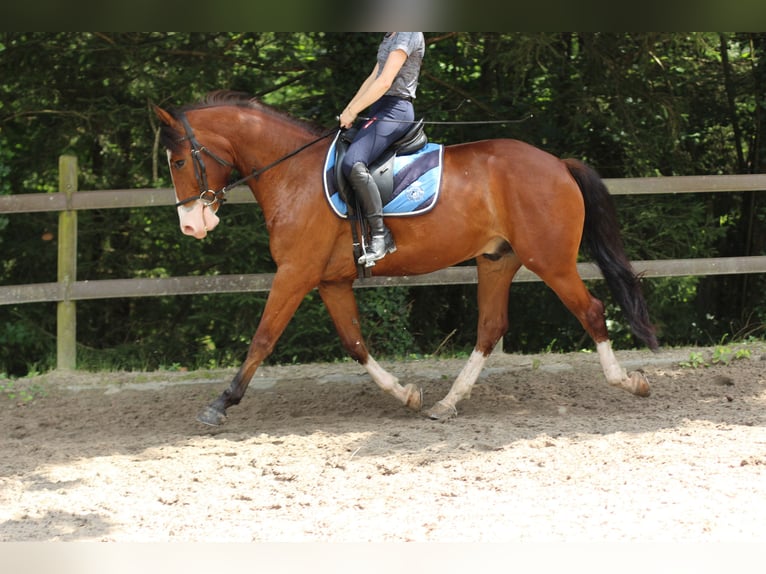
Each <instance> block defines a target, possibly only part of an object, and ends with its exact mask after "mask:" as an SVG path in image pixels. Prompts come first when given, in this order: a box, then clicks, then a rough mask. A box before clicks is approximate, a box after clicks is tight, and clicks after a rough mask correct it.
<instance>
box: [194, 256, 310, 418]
mask: <svg viewBox="0 0 766 574" xmlns="http://www.w3.org/2000/svg"><path fill="white" fill-rule="evenodd" d="M313 287H314V284H312V282H310V281H308V280H307V279H306V278H305V277H299V276H296V275H295V274H290V273H286V272H282V273H280V271H279V270H278V271H277V273H276V275H275V276H274V282H273V284H272V287H271V291H270V292H269V297H268V299H267V300H266V306H265V307H264V310H263V315H262V316H261V320H260V322H259V323H258V329H257V330H256V332H255V335H254V336H253V339H252V341H251V343H250V348H249V349H248V352H247V357H245V361H244V362H243V363H242V366H241V367H240V368H239V371H238V372H237V374H236V375H235V376H234V380H232V382H231V385H229V388H228V389H226V390H225V391H224V392H223V393H221V395H220V396H219V397H218V398H217V399H216V400H215V401H213V402H212V403H210V405H208V406H207V407H205V408H204V409H203V410H202V411H201V412H200V413H199V415H197V420H198V421H199V422H201V423H204V424H206V425H211V426H218V425H220V424H222V423H223V422H224V420H226V409H228V408H229V407H230V406H232V405H236V404H239V402H240V401H241V400H242V397H243V396H244V394H245V391H246V390H247V386H248V385H249V384H250V380H251V379H252V378H253V375H254V374H255V371H256V369H258V367H259V365H260V364H261V363H262V362H263V360H264V359H265V358H266V357H268V356H269V354H270V353H271V351H272V350H273V349H274V345H275V344H276V342H277V340H278V339H279V337H280V336H281V335H282V333H283V332H284V330H285V327H287V324H288V323H289V322H290V319H292V317H293V315H294V314H295V311H296V310H297V309H298V306H299V305H300V303H301V301H302V300H303V297H304V296H305V295H306V293H308V292H309V291H310V290H311V289H312V288H313Z"/></svg>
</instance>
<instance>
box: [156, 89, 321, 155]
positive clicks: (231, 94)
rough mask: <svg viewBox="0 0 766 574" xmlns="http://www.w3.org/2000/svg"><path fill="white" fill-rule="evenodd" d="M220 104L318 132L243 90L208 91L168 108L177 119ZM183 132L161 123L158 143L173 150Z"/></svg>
mask: <svg viewBox="0 0 766 574" xmlns="http://www.w3.org/2000/svg"><path fill="white" fill-rule="evenodd" d="M221 106H235V107H240V108H249V109H253V110H260V111H261V112H264V113H266V114H269V115H272V116H275V117H279V118H282V119H283V120H286V121H288V122H290V123H292V124H294V125H296V126H299V127H301V128H303V129H307V130H309V131H310V132H311V133H312V134H317V135H318V134H319V133H320V131H321V130H320V128H318V127H317V126H315V125H313V124H310V123H308V122H305V121H302V120H299V119H296V118H293V117H292V116H290V115H288V114H286V113H284V112H282V111H280V110H278V109H276V108H274V107H272V106H269V105H267V104H264V103H262V102H260V101H258V100H257V99H256V98H255V97H253V96H251V95H249V94H246V93H244V92H237V91H233V90H216V91H213V92H209V93H208V94H207V95H205V96H204V97H203V98H202V99H201V100H200V101H199V102H197V103H194V104H187V105H185V106H181V107H176V108H171V109H169V110H168V112H169V113H170V115H172V116H173V117H174V118H176V119H178V117H179V115H180V114H181V113H185V112H189V111H193V110H201V109H206V108H216V107H221ZM183 137H184V134H182V133H179V132H177V131H176V130H174V129H173V128H172V127H170V126H168V125H163V126H162V127H161V128H160V144H161V145H163V146H164V147H166V148H167V149H169V150H171V151H175V150H176V148H177V147H178V145H179V143H180V142H181V141H182V138H183Z"/></svg>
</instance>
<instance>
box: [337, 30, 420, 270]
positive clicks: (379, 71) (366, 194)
mask: <svg viewBox="0 0 766 574" xmlns="http://www.w3.org/2000/svg"><path fill="white" fill-rule="evenodd" d="M424 55H425V39H424V37H423V33H422V32H388V33H387V34H386V35H385V36H384V38H383V40H382V41H381V43H380V45H379V46H378V55H377V63H376V64H375V67H374V68H373V70H372V73H371V74H370V75H369V76H368V77H367V79H366V80H365V81H364V82H363V83H362V85H361V86H360V88H359V90H358V91H357V93H356V95H355V96H354V97H353V98H352V99H351V101H350V102H349V103H348V105H347V106H346V108H345V109H344V110H343V112H342V113H341V114H340V116H339V120H340V127H341V128H349V127H351V126H352V124H353V123H354V120H355V119H356V117H357V115H358V114H359V113H360V112H361V111H363V110H364V109H366V108H367V107H368V106H372V107H371V108H370V119H369V120H368V121H367V122H365V123H364V124H363V125H362V126H361V127H360V129H359V132H358V133H357V135H356V137H355V138H354V141H353V142H352V143H351V145H350V146H349V148H348V151H347V152H346V155H345V156H344V158H343V163H342V165H341V169H342V171H343V174H344V175H345V176H346V178H347V179H348V181H349V183H350V184H351V187H352V188H353V189H354V192H355V193H356V195H357V197H358V198H359V202H360V203H361V206H362V211H363V212H364V216H365V218H366V219H367V221H368V222H369V224H370V229H371V230H372V241H371V243H370V247H369V249H368V250H367V252H366V253H365V254H364V255H362V256H361V257H360V258H359V263H360V264H365V265H366V266H367V267H370V266H372V265H374V264H375V261H377V260H379V259H382V258H383V257H385V256H386V253H393V252H394V251H396V244H395V243H394V239H393V237H392V236H391V232H390V231H389V229H388V228H387V227H386V226H385V224H384V223H383V205H382V201H381V198H380V191H379V190H378V186H377V185H376V183H375V181H374V180H373V178H372V176H371V175H370V172H369V170H368V166H369V165H370V164H371V163H372V162H374V161H375V160H376V159H378V157H380V155H381V154H382V153H383V152H384V151H385V150H386V148H387V147H388V146H390V145H391V144H392V143H394V142H395V141H396V140H397V139H399V138H400V137H401V136H402V135H404V133H405V132H406V131H407V130H408V129H409V128H410V127H411V126H410V124H411V123H412V121H413V120H414V118H415V112H414V109H413V106H412V101H413V100H414V99H415V92H416V90H417V86H418V78H419V76H420V64H421V62H422V60H423V56H424Z"/></svg>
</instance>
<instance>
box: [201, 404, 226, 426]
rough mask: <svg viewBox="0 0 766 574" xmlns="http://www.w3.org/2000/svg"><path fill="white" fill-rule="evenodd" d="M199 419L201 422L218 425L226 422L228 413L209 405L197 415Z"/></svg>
mask: <svg viewBox="0 0 766 574" xmlns="http://www.w3.org/2000/svg"><path fill="white" fill-rule="evenodd" d="M197 420H198V421H199V422H201V423H202V424H205V425H208V426H211V427H217V426H220V425H222V424H223V423H224V421H225V420H226V413H225V412H222V411H219V410H218V409H216V408H214V407H211V406H207V407H205V408H204V409H202V411H201V412H200V414H198V415H197Z"/></svg>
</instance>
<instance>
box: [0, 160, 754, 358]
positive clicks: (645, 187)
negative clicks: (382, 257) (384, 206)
mask: <svg viewBox="0 0 766 574" xmlns="http://www.w3.org/2000/svg"><path fill="white" fill-rule="evenodd" d="M604 182H605V183H606V185H607V187H608V188H609V191H610V193H611V194H612V195H649V194H660V193H662V194H677V193H720V192H743V191H764V190H766V174H753V175H710V176H677V177H655V178H625V179H605V180H604ZM175 201H176V200H175V194H174V192H173V190H172V189H168V188H163V189H154V188H151V189H117V190H114V189H113V190H97V191H82V192H77V159H76V158H74V157H72V156H61V158H59V192H58V193H32V194H17V195H4V196H0V214H2V213H7V214H11V213H14V214H15V213H34V212H51V211H54V212H59V232H58V246H59V256H58V270H57V281H56V282H55V283H38V284H33V285H5V286H0V305H11V304H19V303H42V302H57V303H58V308H57V323H58V327H57V345H58V347H57V354H58V357H57V366H58V368H59V369H73V368H75V364H76V352H75V345H76V338H75V332H76V312H75V301H82V300H87V299H109V298H119V297H159V296H167V295H193V294H199V293H208V294H209V293H241V292H263V291H268V290H269V289H270V288H271V283H272V279H273V274H270V273H261V274H238V275H209V276H190V277H166V278H156V279H146V278H142V279H109V280H97V281H77V279H76V276H77V212H78V211H81V210H88V209H112V208H114V209H119V208H136V207H155V206H158V207H159V206H163V207H164V206H172V205H173V204H174V203H175ZM227 201H229V202H230V203H255V200H254V199H253V197H252V194H251V193H250V191H249V189H247V188H246V187H239V188H235V189H232V190H231V192H230V193H229V195H228V196H227ZM633 266H634V267H635V269H636V271H638V272H641V273H644V274H645V276H646V277H677V276H685V275H731V274H742V273H766V256H749V257H720V258H698V259H671V260H660V261H634V262H633ZM578 269H579V271H580V275H581V276H582V278H583V279H586V280H593V279H601V278H602V276H601V272H600V271H599V269H598V267H596V265H594V264H592V263H581V264H579V265H578ZM514 281H515V282H528V281H539V279H538V278H537V276H536V275H534V274H533V273H531V272H529V271H527V270H526V269H521V270H520V271H519V273H518V274H517V276H516V277H515V279H514ZM472 283H476V269H475V267H470V266H459V267H450V268H448V269H442V270H440V271H436V272H434V273H428V274H425V275H418V276H404V277H370V278H367V279H359V280H357V281H356V282H355V285H354V286H355V287H357V288H366V287H392V286H411V287H414V286H433V285H458V284H472Z"/></svg>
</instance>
